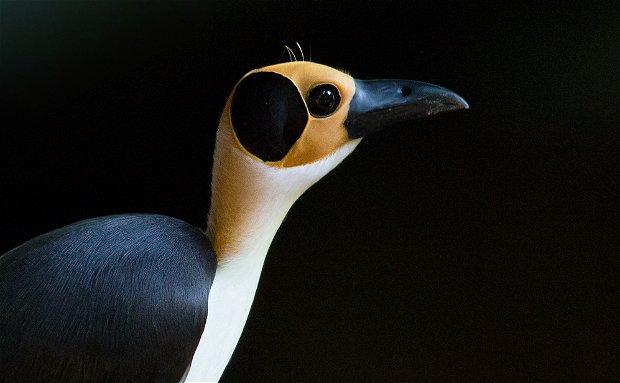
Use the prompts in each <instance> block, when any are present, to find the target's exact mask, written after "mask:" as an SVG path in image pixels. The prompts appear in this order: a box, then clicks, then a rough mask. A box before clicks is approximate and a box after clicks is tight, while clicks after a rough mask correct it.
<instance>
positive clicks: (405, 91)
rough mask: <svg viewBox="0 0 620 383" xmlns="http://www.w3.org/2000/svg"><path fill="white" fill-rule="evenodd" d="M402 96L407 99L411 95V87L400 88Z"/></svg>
mask: <svg viewBox="0 0 620 383" xmlns="http://www.w3.org/2000/svg"><path fill="white" fill-rule="evenodd" d="M400 94H402V95H403V96H404V97H407V96H409V95H410V94H411V87H410V86H409V85H403V86H402V87H401V88H400Z"/></svg>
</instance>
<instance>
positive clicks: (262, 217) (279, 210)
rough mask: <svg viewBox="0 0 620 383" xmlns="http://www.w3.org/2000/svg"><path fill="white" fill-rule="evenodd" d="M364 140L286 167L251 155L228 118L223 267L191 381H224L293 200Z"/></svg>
mask: <svg viewBox="0 0 620 383" xmlns="http://www.w3.org/2000/svg"><path fill="white" fill-rule="evenodd" d="M360 141H361V139H357V140H353V141H350V142H348V143H346V144H345V145H343V146H342V147H340V148H339V149H338V150H337V151H336V152H334V153H333V154H332V155H330V156H328V157H325V158H323V159H322V160H319V161H317V162H314V163H311V164H307V165H302V166H296V167H290V168H280V167H275V166H270V165H267V164H265V163H263V162H260V161H257V160H256V159H254V158H251V157H250V156H248V154H247V153H245V152H244V151H243V150H241V149H240V148H239V147H238V144H237V143H236V142H235V138H234V137H233V136H232V132H231V131H230V124H229V121H228V120H227V118H226V117H225V116H223V117H222V121H221V122H220V128H219V130H218V132H217V138H216V146H215V154H214V160H213V179H212V195H211V210H210V212H209V218H208V225H207V234H208V236H209V238H210V240H211V243H212V244H213V246H214V248H215V251H216V254H217V257H218V269H217V272H216V275H215V279H214V281H213V286H212V287H211V292H210V294H209V314H208V317H207V323H206V326H205V330H204V332H203V334H202V337H201V339H200V343H199V345H198V348H197V350H196V353H195V354H194V358H193V360H192V365H191V368H190V370H189V374H188V376H187V379H186V381H187V382H217V381H218V380H219V378H220V376H221V375H222V373H223V372H224V369H225V367H226V365H227V364H228V361H229V360H230V357H231V356H232V353H233V351H234V349H235V346H236V345H237V342H238V341H239V338H240V336H241V333H242V331H243V327H244V325H245V322H246V319H247V317H248V314H249V312H250V307H251V306H252V301H253V300H254V294H255V293H256V288H257V286H258V281H259V278H260V273H261V270H262V267H263V263H264V261H265V257H266V255H267V250H268V249H269V246H270V244H271V241H272V240H273V237H274V236H275V234H276V232H277V230H278V228H279V227H280V224H281V223H282V221H283V220H284V217H285V216H286V214H287V212H288V211H289V209H290V208H291V206H292V205H293V203H294V202H295V201H296V200H297V198H299V196H301V194H303V192H305V191H306V190H307V189H308V188H309V187H310V186H312V185H313V184H314V183H315V182H317V181H318V180H319V179H321V178H322V177H323V176H324V175H325V174H327V173H328V172H329V171H330V170H332V169H333V168H334V167H336V166H337V165H338V164H339V163H340V162H341V161H342V160H343V159H344V158H345V157H347V156H348V155H349V154H350V153H351V152H352V151H353V149H355V147H356V146H357V145H358V144H359V142H360Z"/></svg>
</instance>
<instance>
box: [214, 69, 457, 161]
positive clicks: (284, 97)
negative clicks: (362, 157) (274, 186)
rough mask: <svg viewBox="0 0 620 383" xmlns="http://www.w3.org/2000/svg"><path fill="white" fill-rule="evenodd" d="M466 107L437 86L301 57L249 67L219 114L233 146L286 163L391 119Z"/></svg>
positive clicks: (314, 156)
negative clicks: (357, 74) (360, 75)
mask: <svg viewBox="0 0 620 383" xmlns="http://www.w3.org/2000/svg"><path fill="white" fill-rule="evenodd" d="M467 107H468V106H467V103H466V102H465V100H463V99H462V98H461V97H459V96H458V95H457V94H455V93H454V92H452V91H449V90H447V89H445V88H442V87H439V86H436V85H432V84H427V83H423V82H419V81H410V80H370V81H368V80H356V79H354V78H353V77H351V76H349V75H348V74H346V73H344V72H342V71H339V70H336V69H334V68H331V67H328V66H325V65H321V64H317V63H313V62H306V61H304V62H289V63H283V64H276V65H271V66H267V67H264V68H261V69H257V70H254V71H251V72H249V73H248V74H246V75H245V76H244V77H243V78H242V79H241V80H240V81H239V83H237V85H236V87H235V89H234V90H233V92H232V95H231V96H230V98H229V102H228V105H227V108H226V110H225V112H224V113H225V114H228V116H229V118H230V123H231V124H230V125H231V127H232V128H233V132H232V133H233V135H234V137H235V143H236V145H237V146H238V148H239V149H241V150H243V151H244V152H245V153H246V154H247V155H248V156H250V157H252V158H254V159H255V160H256V161H262V162H264V163H265V164H267V165H269V166H274V167H285V168H288V167H295V166H300V165H306V164H310V163H313V162H316V161H319V160H322V159H324V158H325V157H327V156H330V155H331V154H333V153H335V152H336V151H338V150H339V149H340V148H341V147H343V146H344V145H346V144H349V143H350V142H352V141H354V142H356V143H357V142H359V139H360V138H362V137H364V136H367V135H369V134H371V133H373V132H376V131H378V130H380V129H382V128H384V127H386V126H389V125H391V124H394V123H396V122H400V121H404V120H409V119H413V118H418V117H425V116H428V115H432V114H436V113H440V112H446V111H450V110H457V109H462V108H467Z"/></svg>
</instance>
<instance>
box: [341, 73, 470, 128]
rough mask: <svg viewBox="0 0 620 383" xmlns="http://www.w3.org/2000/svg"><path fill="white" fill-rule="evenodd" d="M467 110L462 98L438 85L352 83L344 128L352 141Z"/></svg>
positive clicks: (422, 83)
mask: <svg viewBox="0 0 620 383" xmlns="http://www.w3.org/2000/svg"><path fill="white" fill-rule="evenodd" d="M467 108H469V105H467V102H466V101H465V100H463V98H461V96H459V95H458V94H456V93H454V92H452V91H451V90H448V89H446V88H442V87H440V86H437V85H433V84H427V83H425V82H420V81H411V80H355V94H354V95H353V99H352V100H351V104H350V106H349V115H348V116H347V119H346V121H345V123H344V125H345V128H346V129H347V132H348V133H349V138H351V139H354V138H359V137H364V136H367V135H369V134H371V133H374V132H377V131H379V130H381V129H383V128H385V127H388V126H390V125H392V124H394V123H397V122H401V121H407V120H412V119H416V118H421V117H426V116H430V115H433V114H437V113H443V112H449V111H452V110H459V109H467Z"/></svg>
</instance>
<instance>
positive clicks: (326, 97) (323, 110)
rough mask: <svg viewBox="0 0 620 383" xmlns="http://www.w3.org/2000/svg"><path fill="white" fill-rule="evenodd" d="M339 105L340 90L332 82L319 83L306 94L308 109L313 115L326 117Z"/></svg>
mask: <svg viewBox="0 0 620 383" xmlns="http://www.w3.org/2000/svg"><path fill="white" fill-rule="evenodd" d="M338 105H340V92H338V88H336V87H335V86H334V85H332V84H321V85H318V86H315V87H314V88H312V90H311V91H310V93H309V94H308V109H310V113H312V115H313V116H315V117H327V116H329V115H330V114H332V113H334V111H335V110H336V109H338Z"/></svg>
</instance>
